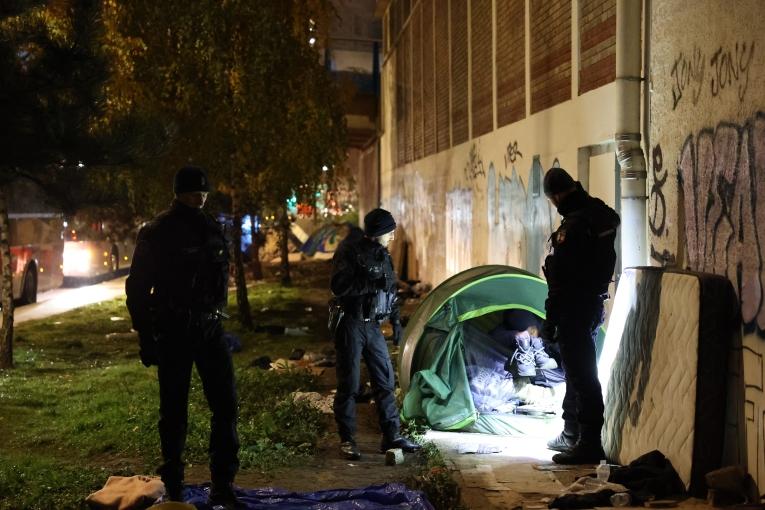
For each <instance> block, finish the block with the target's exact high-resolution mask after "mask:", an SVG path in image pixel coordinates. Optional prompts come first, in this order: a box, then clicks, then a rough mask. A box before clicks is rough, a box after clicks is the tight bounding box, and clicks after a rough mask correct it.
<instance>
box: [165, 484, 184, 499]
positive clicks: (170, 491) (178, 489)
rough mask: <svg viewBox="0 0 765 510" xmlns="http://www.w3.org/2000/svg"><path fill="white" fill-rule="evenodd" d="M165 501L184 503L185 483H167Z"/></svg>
mask: <svg viewBox="0 0 765 510" xmlns="http://www.w3.org/2000/svg"><path fill="white" fill-rule="evenodd" d="M163 501H183V483H165V497H164V499H163Z"/></svg>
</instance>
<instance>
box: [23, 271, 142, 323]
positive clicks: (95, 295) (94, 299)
mask: <svg viewBox="0 0 765 510" xmlns="http://www.w3.org/2000/svg"><path fill="white" fill-rule="evenodd" d="M126 278H127V276H123V277H120V278H115V279H113V280H109V281H105V282H101V283H98V284H95V285H86V286H83V287H77V288H58V289H53V290H49V291H46V292H41V293H40V294H38V295H37V303H32V304H29V305H24V306H20V307H18V308H16V309H15V311H14V314H13V322H14V324H20V323H22V322H26V321H30V320H35V319H43V318H45V317H49V316H51V315H56V314H59V313H64V312H68V311H69V310H73V309H75V308H79V307H81V306H86V305H91V304H93V303H99V302H101V301H108V300H110V299H115V298H118V297H121V296H124V295H125V279H126Z"/></svg>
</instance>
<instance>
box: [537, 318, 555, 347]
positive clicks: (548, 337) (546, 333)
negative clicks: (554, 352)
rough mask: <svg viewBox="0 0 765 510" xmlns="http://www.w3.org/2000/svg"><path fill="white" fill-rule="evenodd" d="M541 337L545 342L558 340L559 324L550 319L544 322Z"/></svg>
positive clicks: (552, 342)
mask: <svg viewBox="0 0 765 510" xmlns="http://www.w3.org/2000/svg"><path fill="white" fill-rule="evenodd" d="M539 336H540V338H542V340H544V341H545V342H548V343H551V344H554V343H555V342H557V341H558V326H556V325H555V324H554V323H552V322H550V321H547V320H546V321H544V322H543V323H542V330H541V331H540V332H539Z"/></svg>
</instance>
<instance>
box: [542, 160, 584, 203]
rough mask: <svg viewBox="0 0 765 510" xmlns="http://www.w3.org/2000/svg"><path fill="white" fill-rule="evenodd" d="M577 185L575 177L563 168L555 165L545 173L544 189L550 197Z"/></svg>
mask: <svg viewBox="0 0 765 510" xmlns="http://www.w3.org/2000/svg"><path fill="white" fill-rule="evenodd" d="M575 187H576V182H575V181H574V179H573V178H572V177H571V176H570V175H569V173H568V172H566V171H565V170H564V169H562V168H558V167H553V168H551V169H549V170H548V171H547V173H546V174H545V180H544V189H545V195H547V196H548V197H549V196H551V195H555V194H557V193H563V192H564V191H568V190H570V189H573V188H575Z"/></svg>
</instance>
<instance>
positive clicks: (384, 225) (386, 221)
mask: <svg viewBox="0 0 765 510" xmlns="http://www.w3.org/2000/svg"><path fill="white" fill-rule="evenodd" d="M395 228H396V221H395V220H394V219H393V215H392V214H391V213H389V212H388V211H386V210H385V209H380V208H379V207H378V208H377V209H372V210H371V211H369V212H368V213H367V215H366V216H364V233H365V234H366V235H368V236H369V237H379V236H381V235H383V234H387V233H388V232H392V231H393V230H394V229H395Z"/></svg>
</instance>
